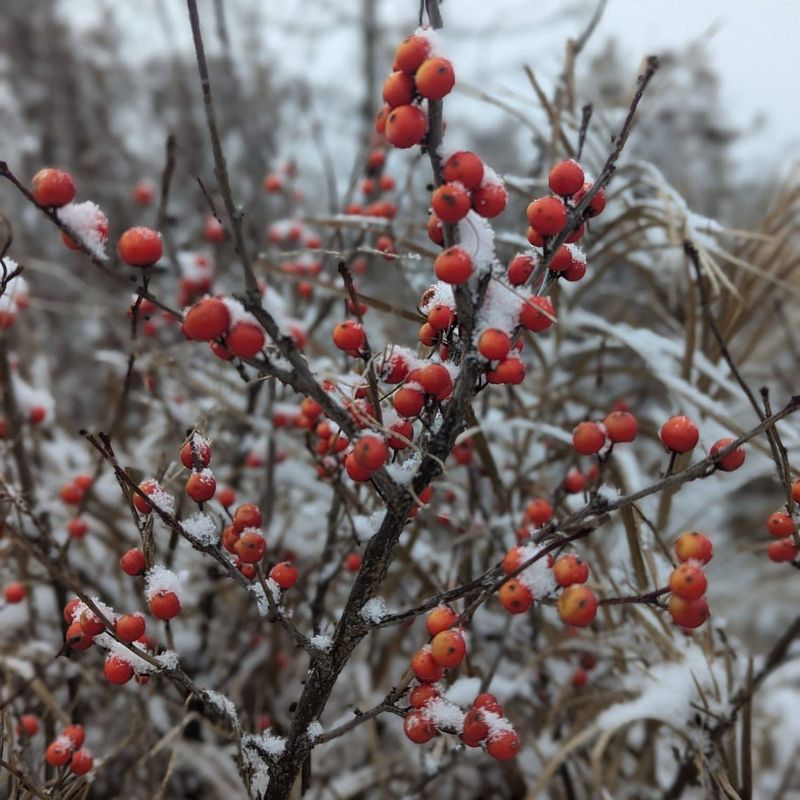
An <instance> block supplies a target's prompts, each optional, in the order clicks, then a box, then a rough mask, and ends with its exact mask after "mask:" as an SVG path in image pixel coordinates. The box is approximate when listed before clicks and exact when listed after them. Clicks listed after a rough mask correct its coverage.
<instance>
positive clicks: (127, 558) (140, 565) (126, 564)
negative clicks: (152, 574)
mask: <svg viewBox="0 0 800 800" xmlns="http://www.w3.org/2000/svg"><path fill="white" fill-rule="evenodd" d="M119 565H120V567H122V571H123V572H124V573H125V574H126V575H131V576H136V575H142V574H143V573H144V571H145V570H146V569H147V562H146V561H145V558H144V553H143V552H142V551H141V550H139V549H138V548H135V547H134V548H133V549H132V550H128V552H127V553H125V554H124V555H123V556H122V558H121V559H120V560H119Z"/></svg>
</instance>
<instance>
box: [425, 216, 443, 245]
mask: <svg viewBox="0 0 800 800" xmlns="http://www.w3.org/2000/svg"><path fill="white" fill-rule="evenodd" d="M428 238H429V239H430V240H431V241H432V242H433V243H434V244H439V245H441V244H444V228H443V227H442V221H441V220H440V219H439V217H437V216H436V214H431V215H430V216H429V217H428Z"/></svg>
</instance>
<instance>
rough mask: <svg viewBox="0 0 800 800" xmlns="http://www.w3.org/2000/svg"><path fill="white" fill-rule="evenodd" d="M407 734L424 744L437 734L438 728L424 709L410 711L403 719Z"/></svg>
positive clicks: (414, 740)
mask: <svg viewBox="0 0 800 800" xmlns="http://www.w3.org/2000/svg"><path fill="white" fill-rule="evenodd" d="M403 730H404V731H405V734H406V736H407V737H408V738H409V739H411V741H412V742H414V743H415V744H424V743H425V742H429V741H430V740H431V739H433V737H434V736H436V728H435V726H434V724H433V723H432V722H431V721H430V719H429V718H428V717H427V716H426V715H425V714H424V713H423V712H422V711H410V712H409V713H408V714H406V718H405V719H404V720H403Z"/></svg>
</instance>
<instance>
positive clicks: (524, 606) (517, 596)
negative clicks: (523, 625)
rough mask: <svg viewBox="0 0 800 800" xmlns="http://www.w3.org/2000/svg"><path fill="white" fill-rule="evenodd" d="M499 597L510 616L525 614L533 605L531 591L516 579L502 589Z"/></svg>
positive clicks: (506, 583) (508, 582) (509, 581)
mask: <svg viewBox="0 0 800 800" xmlns="http://www.w3.org/2000/svg"><path fill="white" fill-rule="evenodd" d="M498 597H499V598H500V602H501V603H502V605H503V608H504V609H505V610H506V611H508V613H509V614H523V613H524V612H526V611H527V610H528V609H529V608H530V607H531V604H532V603H533V594H532V592H531V590H530V589H529V588H528V587H527V586H525V584H524V583H521V582H520V581H518V580H517V579H516V578H511V580H508V581H506V582H505V583H504V584H503V585H502V586H501V587H500V591H499V592H498Z"/></svg>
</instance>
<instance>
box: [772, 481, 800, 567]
mask: <svg viewBox="0 0 800 800" xmlns="http://www.w3.org/2000/svg"><path fill="white" fill-rule="evenodd" d="M792 500H793V502H795V503H800V478H798V479H797V480H795V481H793V482H792ZM767 532H768V533H769V535H770V536H772V537H773V538H774V540H775V541H772V542H770V543H769V546H768V547H767V556H768V557H769V559H770V561H774V562H775V563H776V564H780V563H783V562H791V561H794V560H795V559H796V558H797V554H798V548H797V542H796V540H795V539H796V533H797V526H796V525H795V522H794V519H792V516H791V514H787V513H786V512H785V511H776V512H775V513H774V514H770V515H769V516H768V517H767Z"/></svg>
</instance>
